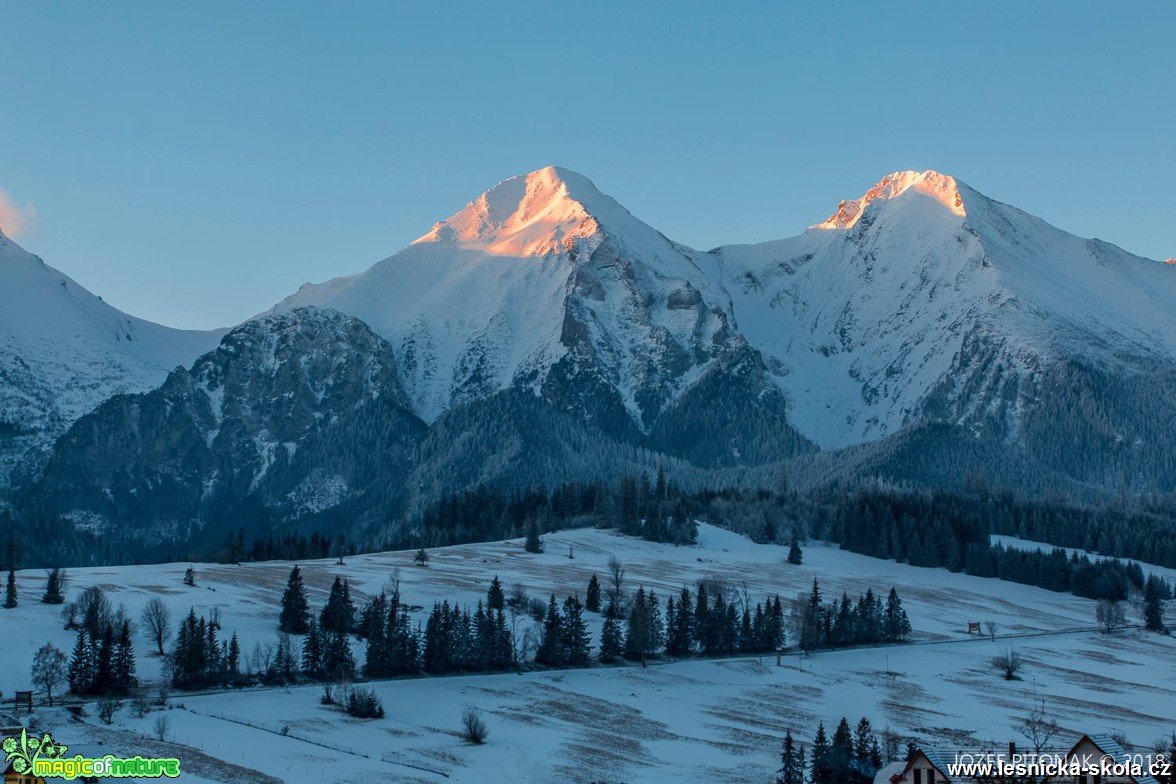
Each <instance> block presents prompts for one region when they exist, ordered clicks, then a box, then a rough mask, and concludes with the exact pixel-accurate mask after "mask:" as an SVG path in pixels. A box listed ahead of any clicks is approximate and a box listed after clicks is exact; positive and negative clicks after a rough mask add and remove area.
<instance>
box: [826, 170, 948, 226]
mask: <svg viewBox="0 0 1176 784" xmlns="http://www.w3.org/2000/svg"><path fill="white" fill-rule="evenodd" d="M960 185H963V183H957V182H956V179H955V177H952V176H950V175H947V174H940V173H939V172H937V171H932V170H927V171H925V172H917V171H901V172H893V173H891V174H887V175H886V176H885V177H883V178H882V179H881V180H879V181H878V183H877V184H875V185H874V187H872V188H870V189H869V190H868V191H866V192H865V194H864V195H862V196H861V197H860V198H857V199H853V200H852V201H842V202H841V203H840V204H838V205H837V210H836V211H835V212H834V213H833V214H832V215H830V216H829V217H828V218H827V219H826V220H825V221H824V222H823V223H818V224H815V225H813V226H811V227H810V228H813V229H848V228H852V227H853V226H854V225H855V224H857V222H858V220H860V219H861V217H862V215H863V214H864V213H865V211H866V207H868V206H869V205H870V204H871V203H872V202H874V201H875V200H878V199H882V200H896V199H899V198H900V197H905V198H906V199H910V198H912V197H923V198H928V199H931V200H933V201H935V202H938V203H939V204H940V205H942V206H943V207H944V208H945V209H946V210H947V211H948V212H950V213H951V214H952V215H955V216H957V217H961V218H962V217H964V216H965V215H967V211H966V210H965V209H964V199H963V196H961V195H960ZM965 187H966V186H965ZM908 194H909V195H908Z"/></svg>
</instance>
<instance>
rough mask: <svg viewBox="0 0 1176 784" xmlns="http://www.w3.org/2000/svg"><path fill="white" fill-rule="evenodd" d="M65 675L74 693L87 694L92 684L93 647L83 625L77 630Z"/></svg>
mask: <svg viewBox="0 0 1176 784" xmlns="http://www.w3.org/2000/svg"><path fill="white" fill-rule="evenodd" d="M66 677H67V678H68V680H69V690H70V691H72V692H73V693H74V694H89V693H90V691H91V689H92V688H93V686H94V649H93V646H91V644H90V636H89V634H88V633H87V632H86V629H85V627H83V628H81V629H79V630H78V638H77V642H76V643H75V644H74V649H73V656H71V657H70V660H69V671H68V673H67V675H66Z"/></svg>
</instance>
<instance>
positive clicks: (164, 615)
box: [143, 596, 171, 656]
mask: <svg viewBox="0 0 1176 784" xmlns="http://www.w3.org/2000/svg"><path fill="white" fill-rule="evenodd" d="M143 626H144V628H146V629H147V634H148V635H149V636H150V638H151V641H152V642H154V643H155V647H156V648H157V649H158V650H159V655H160V656H162V655H163V646H164V644H165V643H167V640H168V638H169V637H171V611H170V610H168V609H167V605H166V604H164V602H163V599H160V598H159V597H158V596H157V597H155V598H153V599H152V600H151V601H149V602H147V606H145V607H144V608H143Z"/></svg>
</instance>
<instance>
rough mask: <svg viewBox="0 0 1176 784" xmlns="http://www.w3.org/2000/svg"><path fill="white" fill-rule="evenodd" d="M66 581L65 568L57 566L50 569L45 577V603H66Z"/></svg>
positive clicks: (42, 598) (43, 599) (43, 600)
mask: <svg viewBox="0 0 1176 784" xmlns="http://www.w3.org/2000/svg"><path fill="white" fill-rule="evenodd" d="M65 583H66V575H65V570H64V569H61V568H60V567H56V566H55V567H53V568H52V569H50V570H49V574H48V576H47V577H46V579H45V595H44V596H42V597H41V601H42V602H43V603H45V604H64V603H65Z"/></svg>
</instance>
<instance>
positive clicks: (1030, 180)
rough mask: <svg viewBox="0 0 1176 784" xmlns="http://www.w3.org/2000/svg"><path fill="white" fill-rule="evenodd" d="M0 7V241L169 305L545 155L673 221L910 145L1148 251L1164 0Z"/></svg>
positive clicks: (219, 314) (470, 191)
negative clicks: (19, 218)
mask: <svg viewBox="0 0 1176 784" xmlns="http://www.w3.org/2000/svg"><path fill="white" fill-rule="evenodd" d="M894 6H901V8H900V9H898V10H896V9H895V8H894ZM2 17H3V24H2V27H0V62H2V63H3V64H4V69H5V71H6V74H5V76H6V78H4V80H3V90H0V190H2V191H3V192H4V193H6V194H7V198H8V200H9V201H10V202H12V203H13V204H14V205H15V206H16V207H17V208H18V209H21V210H23V211H24V212H25V213H26V217H28V218H29V220H27V223H29V224H30V225H29V226H28V227H26V229H25V231H24V232H23V233H22V234H20V235H19V236H17V241H18V242H20V243H21V244H22V245H24V246H25V247H26V248H28V249H29V250H31V251H33V252H35V253H38V254H39V255H41V256H42V257H43V258H44V259H45V260H46V261H47V262H48V263H49V264H51V265H53V266H55V267H57V268H59V269H61V270H63V271H64V272H66V273H67V274H69V275H71V276H72V277H74V278H75V279H77V280H78V281H79V282H80V283H82V284H83V285H85V286H87V287H88V288H90V289H91V290H92V291H94V292H95V293H97V294H101V295H103V297H104V298H105V299H106V300H107V301H108V302H110V303H112V304H114V305H116V306H117V307H120V308H122V309H124V310H126V311H128V312H130V313H133V314H135V315H139V316H142V317H144V318H149V319H152V320H155V321H160V322H163V323H167V324H171V325H175V326H183V327H213V326H218V325H229V324H233V323H236V322H239V321H241V320H243V319H245V318H248V317H249V316H251V315H253V314H255V313H257V312H259V311H261V310H264V309H266V308H267V307H269V306H270V305H271V304H273V303H274V302H275V301H277V300H278V299H280V298H281V297H283V296H285V295H286V294H288V293H290V292H291V291H292V290H294V289H295V288H296V287H297V286H298V285H299V284H301V283H302V282H304V281H319V280H323V279H326V278H330V277H334V276H336V275H342V274H349V273H352V272H358V271H360V270H362V269H365V268H366V267H368V266H369V265H370V264H372V263H373V262H375V261H377V260H379V259H381V258H383V257H385V256H388V255H390V254H391V253H393V252H395V251H396V250H398V249H400V248H401V247H403V246H404V245H406V244H407V243H408V242H410V241H411V240H412V239H414V238H415V237H417V236H419V235H421V234H423V233H425V232H426V231H428V229H429V228H430V227H431V225H432V224H433V223H434V222H435V221H437V220H440V219H442V218H444V217H447V216H448V215H450V214H451V213H453V212H455V211H457V210H458V209H460V208H461V207H462V206H464V204H465V203H466V202H467V201H469V200H470V199H472V198H474V197H476V196H477V195H478V194H480V193H481V192H482V191H484V190H486V189H487V188H489V187H490V186H491V185H493V184H494V183H495V182H497V181H499V180H501V179H503V178H505V177H508V176H511V175H513V174H517V173H523V172H526V171H530V170H533V169H536V168H539V167H541V166H544V165H547V164H557V165H562V166H566V167H568V168H571V169H574V170H576V171H579V172H581V173H583V174H585V175H587V176H588V177H590V178H592V179H593V180H594V181H595V182H596V184H597V185H598V186H599V187H600V188H601V189H602V190H603V191H605V192H606V193H609V194H611V195H612V196H614V197H616V198H617V199H618V200H619V201H620V202H621V203H622V204H624V205H625V206H627V207H628V208H629V209H630V210H631V211H632V212H633V213H634V214H635V215H637V216H638V217H639V218H641V219H643V220H645V221H646V222H647V223H650V224H652V225H653V226H655V227H657V228H658V229H660V230H661V231H663V232H664V233H666V234H667V235H668V236H670V237H672V238H674V239H676V240H678V241H680V242H684V243H686V244H689V245H693V246H695V247H700V248H710V247H713V246H715V245H719V244H722V243H727V242H750V241H759V240H767V239H773V238H778V237H784V236H790V235H793V234H796V233H798V232H800V231H801V230H802V229H803V228H804V227H805V226H807V225H809V224H810V223H814V222H816V221H819V220H822V219H824V218H825V217H826V215H827V214H828V213H829V212H831V211H832V210H833V209H834V208H835V206H836V204H837V202H838V200H840V199H842V198H854V197H856V196H858V195H860V194H861V193H862V192H863V191H865V190H866V189H867V188H868V187H869V186H870V185H871V184H873V183H874V182H875V181H876V180H878V179H879V178H881V177H882V176H883V175H884V174H886V173H888V172H890V171H893V170H898V169H908V168H913V169H926V168H933V169H938V170H940V171H943V172H946V173H948V174H953V175H955V176H957V177H959V178H960V179H962V180H964V181H965V182H968V183H969V184H970V185H972V186H973V187H975V188H977V189H978V190H980V191H982V192H984V193H986V194H988V195H989V196H992V197H993V198H996V199H999V200H1001V201H1005V202H1009V203H1012V204H1015V205H1017V206H1019V207H1021V208H1022V209H1025V210H1027V211H1029V212H1032V213H1034V214H1037V215H1039V216H1041V217H1043V218H1045V219H1046V220H1048V221H1050V222H1051V223H1054V224H1055V225H1058V226H1060V227H1061V228H1064V229H1066V230H1068V231H1072V232H1074V233H1076V234H1080V235H1082V236H1098V237H1101V238H1103V239H1105V240H1108V241H1111V242H1114V243H1116V244H1118V245H1121V246H1123V247H1124V248H1127V249H1128V250H1130V251H1133V252H1135V253H1139V254H1142V255H1146V256H1150V257H1153V258H1164V257H1166V256H1176V214H1174V212H1173V209H1172V201H1171V193H1172V184H1173V182H1176V154H1173V148H1172V138H1173V136H1172V133H1173V130H1172V129H1173V128H1176V97H1174V96H1176V87H1174V85H1176V53H1174V52H1173V50H1172V38H1171V34H1172V31H1173V30H1176V4H1173V3H1170V2H1152V3H1137V4H1133V5H1132V6H1131V7H1130V8H1129V9H1128V8H1125V7H1123V6H1121V5H1116V4H1110V3H1101V2H1100V3H1093V2H1067V3H1062V2H1046V1H1045V0H1041V1H1039V2H1032V3H1023V2H1016V3H1012V2H996V3H971V4H965V3H943V2H925V3H887V4H881V3H878V4H867V3H821V4H816V3H803V4H802V3H796V4H793V3H776V2H771V3H767V2H765V3H749V4H735V3H722V4H720V3H713V2H707V3H691V2H673V3H669V2H666V3H661V2H620V3H606V2H592V3H576V4H562V3H545V4H539V3H524V4H513V3H500V2H481V3H468V4H467V3H446V4H442V3H412V4H409V3H393V2H380V3H371V4H365V3H358V2H344V3H330V4H328V3H298V2H267V3H261V2H243V3H236V2H211V3H201V4H196V3H188V4H181V3H156V2H152V3H134V2H112V3H81V2H71V3H31V2H30V3H16V2H5V3H4V4H3V7H2ZM33 213H35V215H34V214H33Z"/></svg>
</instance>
